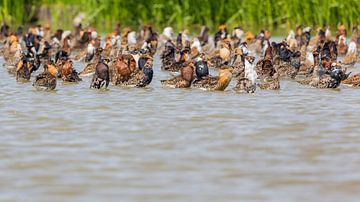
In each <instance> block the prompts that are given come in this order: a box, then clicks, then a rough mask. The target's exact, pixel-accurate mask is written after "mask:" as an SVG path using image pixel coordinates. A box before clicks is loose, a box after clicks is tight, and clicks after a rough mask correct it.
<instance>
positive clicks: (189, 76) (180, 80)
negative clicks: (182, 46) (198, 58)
mask: <svg viewBox="0 0 360 202" xmlns="http://www.w3.org/2000/svg"><path fill="white" fill-rule="evenodd" d="M194 68H195V67H194V64H193V63H192V62H190V63H187V64H184V66H183V67H182V68H181V69H180V75H179V76H176V77H173V78H171V79H169V80H161V84H163V85H165V86H170V87H175V88H189V87H190V86H191V83H192V81H193V80H194Z"/></svg>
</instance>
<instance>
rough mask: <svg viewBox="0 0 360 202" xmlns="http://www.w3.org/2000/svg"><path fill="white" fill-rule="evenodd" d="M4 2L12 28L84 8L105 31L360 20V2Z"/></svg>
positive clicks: (66, 23)
mask: <svg viewBox="0 0 360 202" xmlns="http://www.w3.org/2000/svg"><path fill="white" fill-rule="evenodd" d="M0 6H1V7H0V21H6V22H7V23H8V24H10V25H11V26H12V27H14V26H18V25H20V24H25V25H28V24H34V23H43V22H44V21H49V23H50V24H51V26H52V28H53V29H56V28H58V27H63V28H71V26H72V19H73V18H74V16H76V15H77V14H79V13H80V12H84V13H85V14H86V16H87V17H86V19H85V22H84V24H85V25H93V26H96V27H97V28H98V29H100V30H102V31H110V30H112V28H113V27H114V24H116V23H117V22H120V23H121V24H122V25H123V26H130V27H133V28H135V27H138V26H139V25H144V24H152V25H154V26H155V27H156V28H163V27H165V26H173V27H174V28H176V29H178V30H180V29H184V28H189V29H198V28H199V27H200V26H201V25H202V24H206V25H208V26H209V27H210V28H212V29H215V28H216V27H217V26H218V25H219V24H220V23H226V24H227V25H228V26H230V27H233V26H238V25H242V26H243V27H245V28H246V30H259V29H261V28H268V29H270V30H275V29H277V30H288V29H290V28H294V27H295V26H296V25H299V24H303V25H310V26H317V25H326V24H329V25H331V26H333V27H336V25H337V24H338V23H339V22H342V23H345V25H347V26H348V27H350V26H351V25H353V24H358V23H360V12H359V8H360V1H359V0H291V1H289V0H222V1H219V0H134V1H131V0H0Z"/></svg>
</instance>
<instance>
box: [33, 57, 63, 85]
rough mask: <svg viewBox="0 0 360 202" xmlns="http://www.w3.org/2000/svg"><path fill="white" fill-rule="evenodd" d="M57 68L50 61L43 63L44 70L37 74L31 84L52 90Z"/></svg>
mask: <svg viewBox="0 0 360 202" xmlns="http://www.w3.org/2000/svg"><path fill="white" fill-rule="evenodd" d="M57 73H58V72H57V69H56V67H55V66H54V64H53V63H52V62H51V61H48V62H46V64H44V72H43V73H41V74H39V75H37V76H36V78H35V81H34V83H33V86H35V87H39V88H42V89H45V90H54V89H55V88H56V75H57Z"/></svg>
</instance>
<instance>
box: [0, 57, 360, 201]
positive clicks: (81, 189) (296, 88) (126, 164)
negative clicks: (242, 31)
mask: <svg viewBox="0 0 360 202" xmlns="http://www.w3.org/2000/svg"><path fill="white" fill-rule="evenodd" d="M156 61H157V63H155V65H154V68H155V77H154V80H153V83H152V84H151V85H150V87H149V88H147V89H133V88H121V87H116V86H112V85H111V86H110V89H109V90H107V91H97V90H92V89H89V84H90V78H85V79H84V81H83V82H81V83H80V84H63V82H62V81H58V86H57V90H56V91H55V92H42V91H37V90H35V89H34V88H33V87H32V86H31V83H26V84H20V83H17V82H16V81H15V78H14V77H12V76H10V75H9V74H8V73H7V71H6V70H5V68H2V67H0V86H1V87H0V113H1V116H0V125H1V135H0V162H1V163H0V201H35V202H38V201H154V202H169V201H207V202H208V201H252V202H253V201H274V202H275V201H276V202H279V201H280V202H282V201H284V202H285V201H327V202H329V201H334V202H335V201H336V202H337V201H347V202H348V201H358V200H359V198H360V172H359V170H360V122H359V119H358V118H359V114H360V113H359V112H360V110H359V104H360V100H359V97H360V90H358V89H352V88H348V87H344V86H342V87H341V89H340V90H319V89H314V88H310V87H307V86H301V85H299V84H297V83H296V82H293V81H282V82H281V88H282V89H281V90H280V91H260V90H259V91H257V92H256V93H255V94H251V95H248V94H239V93H235V92H233V91H231V90H227V91H226V92H205V91H201V90H191V89H169V88H164V87H161V85H160V82H159V80H160V79H164V78H168V77H169V75H168V74H167V73H166V72H161V71H160V70H159V63H158V61H159V60H158V59H157V60H156ZM0 63H1V64H2V63H3V59H1V61H0ZM76 67H77V68H78V69H81V68H82V67H83V64H79V63H77V64H76ZM357 68H359V66H358V67H357ZM232 86H233V84H232Z"/></svg>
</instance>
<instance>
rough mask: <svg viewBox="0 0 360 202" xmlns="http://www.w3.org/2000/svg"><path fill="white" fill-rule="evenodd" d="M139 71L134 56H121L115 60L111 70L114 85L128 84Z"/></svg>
mask: <svg viewBox="0 0 360 202" xmlns="http://www.w3.org/2000/svg"><path fill="white" fill-rule="evenodd" d="M137 71H139V70H138V69H137V67H136V61H135V59H134V58H133V56H132V55H120V56H119V57H117V58H115V60H114V61H113V62H112V65H111V68H110V79H111V82H112V83H113V84H114V85H118V84H121V83H123V82H127V81H128V80H129V79H130V78H132V77H134V75H135V74H136V73H137Z"/></svg>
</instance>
